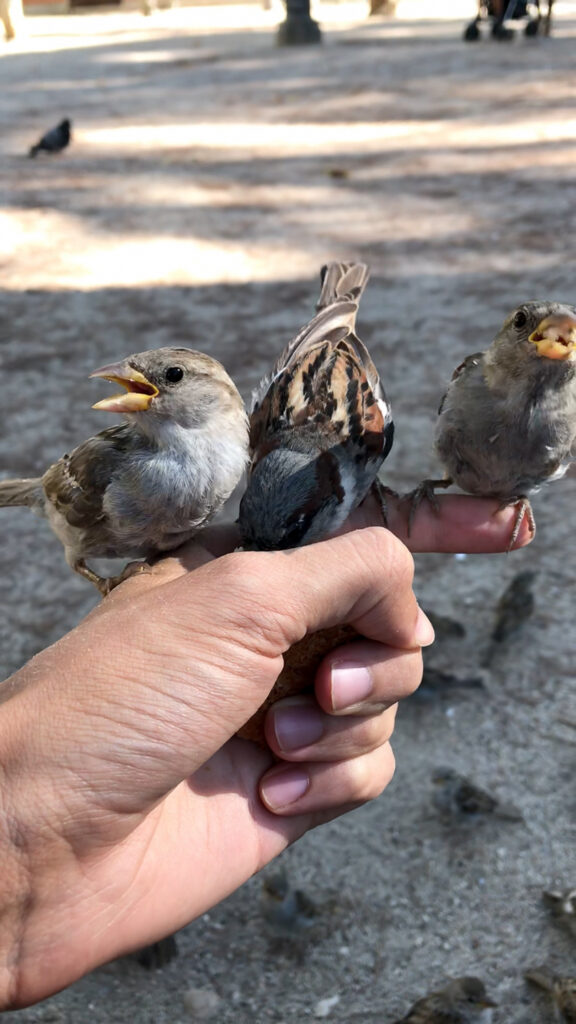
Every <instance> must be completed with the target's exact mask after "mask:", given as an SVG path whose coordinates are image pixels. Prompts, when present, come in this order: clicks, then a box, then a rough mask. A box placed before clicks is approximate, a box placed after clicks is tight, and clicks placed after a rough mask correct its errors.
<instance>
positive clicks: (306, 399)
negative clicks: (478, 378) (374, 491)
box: [250, 310, 393, 465]
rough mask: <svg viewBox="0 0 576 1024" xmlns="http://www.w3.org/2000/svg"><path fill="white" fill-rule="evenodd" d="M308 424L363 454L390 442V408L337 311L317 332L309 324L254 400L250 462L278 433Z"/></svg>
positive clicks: (380, 454)
mask: <svg viewBox="0 0 576 1024" xmlns="http://www.w3.org/2000/svg"><path fill="white" fill-rule="evenodd" d="M326 312H327V313H328V312H330V311H329V310H327V311H326ZM316 319H317V318H315V320H316ZM335 321H336V322H335ZM296 355H297V358H296ZM307 426H310V428H311V429H313V430H314V431H315V433H316V434H318V435H320V436H321V435H322V434H325V435H330V436H331V439H332V442H331V443H334V437H336V441H337V443H343V442H345V441H348V440H350V441H352V442H353V443H355V444H356V445H358V446H359V447H360V448H363V449H364V450H365V453H366V457H367V459H370V458H384V457H385V456H386V455H387V454H388V451H389V450H390V446H391V444H392V432H393V424H392V416H391V412H390V407H389V405H388V403H387V402H386V399H385V397H384V393H383V391H382V389H381V387H380V384H379V381H378V374H377V373H376V370H375V367H374V364H373V363H372V360H371V359H370V356H369V355H368V352H367V349H366V347H365V345H363V344H362V342H360V341H359V339H358V338H356V336H355V335H354V334H353V333H352V332H351V331H350V328H349V326H347V325H345V324H344V323H341V322H340V314H339V313H338V315H337V317H333V316H332V317H328V318H326V320H325V322H324V323H323V325H322V330H321V331H320V332H319V333H318V331H317V330H316V328H314V331H313V332H312V333H311V335H310V337H309V338H308V341H307V343H306V344H305V345H301V346H299V352H298V353H296V352H294V353H292V355H291V356H290V358H289V359H288V361H287V364H286V365H285V366H284V368H283V369H282V370H281V371H280V372H279V373H277V374H276V375H275V376H274V377H273V379H272V381H271V383H270V385H269V387H268V389H267V391H266V393H265V394H264V396H263V398H262V400H261V401H259V402H257V403H256V405H255V407H254V410H253V412H252V416H251V418H250V449H251V451H252V453H253V456H254V458H253V465H254V464H255V462H257V461H259V459H260V458H262V457H263V456H264V455H265V454H267V452H268V451H270V450H271V448H273V447H275V446H276V441H275V437H277V435H279V434H282V433H283V432H284V431H286V430H292V429H293V428H298V429H299V430H302V429H304V430H305V429H306V427H307Z"/></svg>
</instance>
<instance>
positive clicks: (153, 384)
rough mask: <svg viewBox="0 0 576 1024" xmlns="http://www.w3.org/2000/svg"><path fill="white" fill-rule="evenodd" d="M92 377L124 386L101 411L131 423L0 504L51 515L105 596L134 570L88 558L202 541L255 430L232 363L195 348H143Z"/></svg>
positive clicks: (18, 483)
mask: <svg viewBox="0 0 576 1024" xmlns="http://www.w3.org/2000/svg"><path fill="white" fill-rule="evenodd" d="M91 376H92V377H99V378H103V379H104V380H109V381H112V382H113V383H116V384H120V385H121V386H122V387H123V388H124V391H123V392H122V393H121V394H119V395H114V396H112V397H111V398H105V399H103V400H102V401H100V402H97V403H96V404H95V405H94V408H95V409H101V410H103V411H104V412H114V413H120V414H122V415H123V416H124V419H125V420H126V422H125V423H122V424H118V425H117V426H114V427H110V428H109V429H108V430H103V431H102V432H101V433H100V434H96V435H95V436H94V437H91V438H90V439H89V440H87V441H84V442H83V444H81V445H79V446H78V447H77V448H75V449H74V450H73V451H72V452H70V453H69V454H66V455H63V456H62V458H60V459H58V461H57V462H55V463H54V464H53V465H52V466H50V467H49V468H48V469H47V470H46V472H45V473H44V475H43V476H42V477H37V478H33V479H27V480H4V481H2V482H0V506H8V505H26V506H28V507H29V508H32V509H33V510H35V511H36V512H39V513H40V514H42V515H44V516H45V517H46V519H47V520H48V522H49V524H50V526H51V527H52V530H53V531H54V533H55V534H56V536H57V537H58V538H59V539H60V540H61V542H62V544H63V545H64V551H65V556H66V561H67V562H68V564H69V565H70V566H71V568H72V569H74V570H75V572H77V573H79V574H80V575H81V576H83V577H85V578H86V579H88V580H90V582H91V583H93V584H94V585H95V586H96V587H97V588H98V589H99V591H100V592H101V593H102V594H106V593H108V591H109V590H110V589H111V588H112V587H113V586H114V585H116V583H118V582H120V581H121V580H122V579H123V578H125V575H126V574H125V573H123V574H121V575H120V576H119V577H113V578H111V579H106V578H104V577H102V576H99V575H98V574H97V573H96V572H95V571H94V570H93V569H91V568H90V567H89V566H88V565H87V564H86V559H89V558H125V559H132V558H141V559H150V558H154V556H156V555H157V554H158V553H160V552H162V551H170V550H171V549H172V548H176V547H178V546H179V545H180V544H183V543H184V541H186V540H189V538H190V537H192V536H194V534H195V533H196V532H197V531H198V530H200V529H201V528H202V527H203V526H204V525H205V524H206V523H207V522H208V520H209V519H210V518H211V516H213V515H214V513H215V512H217V511H218V509H219V508H220V507H221V506H222V505H223V504H224V502H225V501H226V499H227V498H228V497H229V496H230V494H231V493H232V491H233V490H234V488H235V486H236V484H237V483H238V481H239V480H240V478H241V476H242V473H243V472H244V469H245V466H246V461H247V451H248V424H247V417H246V412H245V409H244V404H243V402H242V399H241V397H240V395H239V393H238V391H237V389H236V387H235V385H234V383H233V381H232V380H231V379H230V377H229V376H228V374H227V373H226V371H225V369H224V367H223V366H222V365H221V364H220V363H219V362H217V361H216V360H215V359H212V358H211V357H210V356H207V355H204V354H203V353H202V352H196V351H194V350H193V349H188V348H161V349H154V350H151V351H148V352H138V353H136V354H135V355H131V356H128V358H127V359H124V360H123V361H122V362H119V363H114V364H111V365H109V366H104V367H102V369H100V370H96V371H95V373H93V374H91ZM128 570H129V571H130V567H128Z"/></svg>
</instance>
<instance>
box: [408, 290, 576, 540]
mask: <svg viewBox="0 0 576 1024" xmlns="http://www.w3.org/2000/svg"><path fill="white" fill-rule="evenodd" d="M575 439H576V308H575V307H574V306H568V305H564V304H562V303H560V302H544V301H542V302H526V303H524V305H522V306H519V307H518V308H517V309H516V310H514V312H512V313H511V314H510V316H508V317H507V318H506V320H505V321H504V324H503V326H502V327H501V329H500V331H499V332H498V334H497V335H496V338H495V339H494V341H493V342H492V344H491V345H490V347H489V348H488V349H487V350H486V351H485V352H477V353H476V354H475V355H471V356H468V357H467V358H466V359H465V360H464V362H463V363H461V365H460V366H458V367H457V369H456V370H455V371H454V374H453V377H452V382H451V384H450V386H449V388H448V391H447V392H446V395H445V396H444V398H443V400H442V403H441V405H440V409H439V418H438V423H437V427H436V439H435V445H436V451H437V454H438V456H439V458H440V461H441V462H442V464H443V466H444V469H445V472H446V478H445V479H444V480H435V481H425V482H424V484H423V485H421V487H420V488H417V490H416V491H415V492H414V496H413V497H414V498H415V501H416V506H417V504H418V501H419V500H420V499H421V498H422V497H423V496H426V497H428V498H430V499H431V500H433V492H434V487H436V486H441V487H448V486H450V484H452V483H455V484H457V485H458V486H459V487H460V488H461V489H462V490H463V491H467V492H468V493H469V494H475V495H479V496H483V497H492V498H496V499H497V500H498V501H499V502H500V505H501V507H502V508H503V507H505V506H506V505H516V506H517V515H516V521H515V524H514V530H513V534H512V538H511V541H510V547H512V546H513V544H514V543H515V541H516V538H517V536H518V532H519V530H520V526H521V524H522V519H523V517H524V515H527V516H528V519H529V522H530V526H531V528H532V530H534V516H533V513H532V509H531V507H530V503H529V501H528V498H527V495H528V494H530V493H531V492H532V491H534V490H536V489H537V488H539V487H540V486H541V484H543V483H545V482H546V481H548V480H555V479H558V478H560V477H561V476H563V475H564V473H565V472H566V469H567V467H568V464H569V461H570V459H571V458H572V449H573V446H574V441H575ZM416 506H413V508H414V507H416Z"/></svg>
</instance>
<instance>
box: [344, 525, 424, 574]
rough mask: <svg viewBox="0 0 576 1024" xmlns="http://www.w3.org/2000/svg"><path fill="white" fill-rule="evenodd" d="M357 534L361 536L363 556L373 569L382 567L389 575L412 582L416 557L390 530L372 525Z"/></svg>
mask: <svg viewBox="0 0 576 1024" xmlns="http://www.w3.org/2000/svg"><path fill="white" fill-rule="evenodd" d="M356 536H360V537H361V539H362V543H363V551H362V554H363V557H364V559H365V561H367V562H368V564H369V565H370V566H371V567H372V568H373V569H377V570H380V569H381V570H382V571H385V572H386V574H387V575H388V576H390V575H394V576H395V577H397V578H401V579H403V580H405V581H406V582H407V583H411V582H412V580H413V578H414V559H413V557H412V555H411V553H410V552H409V550H408V548H407V547H406V545H405V544H403V543H402V541H400V540H398V538H397V537H395V536H394V534H393V533H391V532H390V530H386V529H384V527H382V526H370V527H367V528H366V529H365V530H362V531H360V532H359V534H357V535H356Z"/></svg>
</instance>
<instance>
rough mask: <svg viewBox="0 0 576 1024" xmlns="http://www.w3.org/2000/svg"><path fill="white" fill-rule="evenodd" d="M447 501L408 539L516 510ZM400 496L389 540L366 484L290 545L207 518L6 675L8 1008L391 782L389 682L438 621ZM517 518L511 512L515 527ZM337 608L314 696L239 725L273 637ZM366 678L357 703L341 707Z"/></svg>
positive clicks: (413, 667) (474, 529)
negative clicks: (415, 582)
mask: <svg viewBox="0 0 576 1024" xmlns="http://www.w3.org/2000/svg"><path fill="white" fill-rule="evenodd" d="M441 504H442V508H443V514H442V517H441V522H440V520H439V519H438V517H437V516H435V515H434V514H433V513H432V512H431V513H430V514H429V515H424V514H421V515H420V516H419V522H418V524H417V529H413V530H412V535H411V537H410V538H409V543H410V545H411V547H412V549H413V550H425V551H429V550H437V551H450V550H452V551H463V550H468V551H471V552H472V551H492V552H494V551H500V550H503V549H504V548H505V547H506V544H507V540H508V537H509V534H510V522H511V519H512V516H513V511H511V510H502V511H499V512H496V506H495V503H494V502H490V501H486V500H482V499H473V498H466V497H464V496H454V497H446V498H444V499H442V501H441ZM407 511H408V510H407V509H406V508H403V507H402V506H400V505H397V506H394V507H393V508H391V510H390V523H391V526H392V528H393V529H394V530H395V531H396V532H397V534H398V535H399V537H400V539H401V540H400V541H399V540H398V539H397V538H396V537H395V536H394V535H393V533H392V532H390V531H389V530H385V529H383V528H381V527H379V528H376V527H372V528H370V527H369V524H371V523H374V522H378V521H379V516H380V511H379V509H378V507H377V504H376V503H374V504H373V505H369V504H368V503H366V504H365V506H363V507H362V508H361V509H358V510H357V511H356V513H355V518H354V520H353V521H352V522H351V523H350V524H349V525H350V527H354V529H353V531H352V532H350V533H347V534H345V535H342V536H338V537H335V538H333V539H330V540H328V541H323V542H322V543H320V544H317V545H312V546H311V547H307V548H305V549H296V550H293V551H284V552H233V553H231V554H227V553H226V552H230V551H231V550H232V549H233V547H234V546H235V544H236V543H237V535H236V534H234V531H232V533H231V532H230V531H229V530H228V531H226V530H223V531H222V530H220V531H218V530H213V531H210V530H208V531H205V533H204V534H203V535H202V544H203V546H200V545H198V544H196V543H191V544H189V545H187V546H186V547H185V548H183V549H181V550H180V551H179V556H178V557H175V556H173V557H170V558H166V559H164V560H163V561H161V562H159V563H158V564H157V565H156V566H155V567H154V569H153V571H152V572H151V573H150V574H146V575H143V576H138V577H135V578H133V579H130V580H128V581H126V582H125V583H123V584H122V585H121V586H120V587H119V588H118V589H117V590H116V591H114V592H113V593H112V594H111V595H110V596H109V597H107V598H106V599H105V600H104V601H103V602H102V603H101V604H100V605H99V606H98V608H97V609H95V611H94V612H93V613H92V614H91V615H89V616H88V617H87V618H86V619H85V620H84V621H83V622H81V623H80V625H79V626H78V627H77V628H76V629H74V630H73V631H72V632H71V633H69V634H67V635H66V636H65V637H63V639H62V640H60V641H59V642H57V643H56V644H54V645H53V646H52V647H50V648H48V649H47V650H45V651H43V652H42V653H41V654H39V655H37V656H36V657H35V658H34V659H32V661H31V662H29V663H28V664H27V665H25V666H24V668H23V669H21V670H20V671H19V672H18V673H16V674H15V675H14V676H12V677H11V678H10V679H9V680H7V681H6V682H5V684H4V689H3V691H2V693H1V694H0V698H1V699H2V706H1V707H0V766H1V768H0V772H1V775H2V785H1V786H0V812H1V820H2V821H3V822H4V823H5V826H4V829H3V830H2V832H0V857H1V863H2V872H1V875H0V1008H1V1009H8V1008H18V1007H22V1006H26V1005H29V1004H31V1003H34V1002H37V1001H38V1000H40V999H43V998H46V997H47V996H48V995H50V994H52V993H53V992H55V991H57V990H58V989H60V988H62V987H64V986H66V985H68V984H70V983H71V982H73V981H74V980H76V979H77V978H79V977H80V976H81V975H82V974H84V973H86V972H87V971H89V970H90V969H92V968H93V967H95V966H97V965H98V964H100V963H103V962H105V961H106V960H109V959H112V958H113V957H115V956H118V955H120V954H124V953H126V952H128V951H130V950H133V949H135V948H138V947H140V946H143V945H145V944H146V943H150V942H153V941H155V940H157V939H159V938H160V937H161V936H163V935H166V934H168V933H170V932H172V931H175V930H176V929H178V928H180V927H182V926H183V925H185V924H186V923H188V922H189V921H191V920H192V919H193V918H195V917H197V916H199V915H200V914H202V913H203V912H205V911H206V910H207V909H208V908H209V907H211V906H213V905H214V904H216V903H218V902H219V901H221V900H222V899H223V898H224V897H225V896H227V895H228V894H229V893H230V892H232V891H233V890H234V889H236V888H237V887H238V886H240V885H241V884H242V883H243V882H244V881H246V879H248V878H249V877H250V876H251V875H252V874H253V873H254V872H256V871H258V870H260V869H261V868H262V867H264V865H266V864H267V863H268V862H269V861H271V860H272V859H273V858H274V857H275V856H277V855H278V854H279V853H280V852H281V851H282V850H283V849H285V847H286V846H287V845H288V844H289V843H291V842H294V841H295V840H296V839H298V838H299V837H300V836H302V835H303V834H304V833H305V832H306V831H307V830H308V829H310V828H313V827H314V826H316V825H318V824H321V823H323V822H326V821H329V820H331V819H332V818H334V817H336V816H338V815H339V814H342V813H344V812H345V811H348V810H350V809H352V808H354V807H357V806H359V805H361V804H362V803H364V802H365V801H367V800H370V799H372V798H373V797H376V796H377V795H378V794H379V793H380V792H381V791H382V790H383V789H384V788H385V787H386V786H387V784H388V783H389V781H390V779H391V777H392V774H393V771H394V759H393V755H392V751H391V748H390V743H389V740H390V735H391V733H392V729H393V725H394V716H395V710H396V702H397V701H398V700H399V699H400V698H402V697H405V696H407V695H408V694H410V693H411V692H413V690H414V689H416V687H417V686H418V683H419V681H420V677H421V671H422V666H421V652H420V647H421V646H422V645H424V644H427V643H429V642H431V640H432V635H433V634H432V630H431V627H430V625H429V623H428V621H427V619H426V618H425V617H424V616H422V615H421V614H420V613H419V609H418V605H417V603H416V600H415V598H414V595H413V592H412V573H413V566H412V559H411V557H410V554H409V552H408V550H407V548H406V547H404V544H403V543H401V541H402V540H403V541H405V542H408V538H407ZM358 527H368V528H365V529H362V528H361V529H358ZM529 539H530V534H529V530H528V528H527V527H526V529H524V528H523V529H522V530H521V533H520V536H519V538H518V541H517V546H521V545H522V544H525V543H528V541H529ZM216 556H221V557H216ZM335 580H337V581H338V586H335V585H334V582H335ZM341 622H350V623H351V624H352V625H354V626H355V628H356V629H357V630H358V632H359V633H360V634H362V636H364V637H365V638H366V639H365V640H363V641H359V642H357V643H355V644H354V645H353V646H352V647H341V648H338V649H336V650H334V651H333V652H331V654H330V655H328V656H327V657H326V658H325V659H324V661H323V663H322V664H321V666H320V669H319V670H318V673H317V675H316V679H315V699H313V698H311V697H308V696H302V697H298V698H289V699H288V700H286V701H283V702H279V703H278V704H277V705H275V706H273V707H272V708H271V709H270V711H269V712H268V717H267V721H266V735H267V739H268V742H269V745H270V750H269V751H267V750H265V749H262V748H260V747H257V746H256V745H254V744H252V743H249V742H247V741H244V740H240V739H237V738H235V733H236V731H237V730H238V728H239V727H240V726H241V725H242V724H243V723H244V722H245V721H246V720H247V719H248V718H249V717H250V716H251V715H252V714H253V712H254V711H255V710H256V709H257V708H258V707H259V705H260V704H261V703H262V701H263V700H264V698H265V697H266V695H267V693H268V692H269V690H270V689H271V688H272V686H273V684H274V682H275V679H276V676H277V675H278V673H279V671H280V669H281V666H282V653H283V652H284V651H286V650H287V648H288V647H289V646H290V645H291V644H292V643H294V642H295V641H297V640H299V639H300V638H301V637H302V636H303V635H304V634H305V633H306V632H309V631H313V630H317V629H320V628H324V627H329V626H332V625H335V624H338V623H341ZM366 670H367V671H366ZM362 688H364V697H363V698H362V699H364V701H365V707H366V714H365V715H364V716H363V717H359V716H358V709H357V707H356V709H355V714H354V715H353V716H347V715H346V705H347V704H349V703H351V704H354V705H357V704H358V702H359V699H361V698H360V697H359V693H360V692H361V691H362ZM367 690H369V692H366V691H367ZM383 709H385V710H383ZM295 721H296V725H297V727H298V728H296V727H295ZM314 730H315V731H316V739H314V738H313V734H314ZM306 731H307V745H304V746H302V737H303V736H304V735H305V734H306ZM297 732H298V734H299V735H300V741H299V743H300V745H299V746H296V747H295V748H294V747H293V746H292V747H290V740H292V743H294V737H295V734H296V733H297ZM281 743H283V744H284V745H283V746H281V745H280V744H281Z"/></svg>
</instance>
